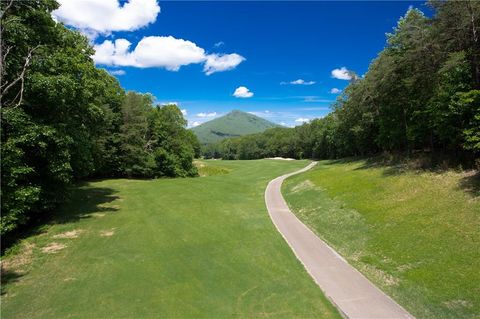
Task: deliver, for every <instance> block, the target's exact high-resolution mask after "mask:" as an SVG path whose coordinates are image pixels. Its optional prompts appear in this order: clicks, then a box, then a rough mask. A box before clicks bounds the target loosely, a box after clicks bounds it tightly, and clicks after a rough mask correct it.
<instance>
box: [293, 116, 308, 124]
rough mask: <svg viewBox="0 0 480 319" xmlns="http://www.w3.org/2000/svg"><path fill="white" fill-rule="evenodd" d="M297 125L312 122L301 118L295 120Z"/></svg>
mask: <svg viewBox="0 0 480 319" xmlns="http://www.w3.org/2000/svg"><path fill="white" fill-rule="evenodd" d="M295 122H297V123H306V122H310V119H307V118H304V117H299V118H298V119H296V120H295Z"/></svg>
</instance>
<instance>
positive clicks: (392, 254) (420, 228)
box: [282, 160, 480, 318]
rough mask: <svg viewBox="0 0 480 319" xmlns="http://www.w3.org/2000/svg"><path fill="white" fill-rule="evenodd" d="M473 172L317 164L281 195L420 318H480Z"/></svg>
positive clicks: (478, 208) (479, 206) (479, 200)
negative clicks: (438, 171) (440, 171)
mask: <svg viewBox="0 0 480 319" xmlns="http://www.w3.org/2000/svg"><path fill="white" fill-rule="evenodd" d="M472 173H473V172H455V171H446V172H442V173H435V172H426V171H421V172H420V171H417V172H415V171H412V170H402V169H399V168H398V167H386V166H375V165H373V166H372V165H369V164H368V163H367V162H366V161H362V160H358V161H355V160H353V161H322V162H320V163H319V164H318V165H317V167H316V168H315V169H314V170H312V171H309V172H306V173H304V174H301V175H298V176H294V177H292V178H289V179H288V180H287V181H286V182H285V184H284V186H283V190H282V191H283V192H284V196H285V198H286V200H287V202H288V203H289V205H290V207H291V208H292V210H293V211H294V212H295V213H296V214H297V216H298V217H299V218H300V219H301V220H302V221H304V222H305V223H306V224H307V225H309V226H310V228H311V229H312V230H314V231H315V232H316V233H317V234H318V235H319V236H320V237H321V238H323V239H324V240H325V241H327V242H328V243H329V244H330V245H331V246H333V247H334V248H335V249H336V250H337V251H339V252H340V253H341V254H342V255H343V256H344V257H346V259H347V260H348V261H349V262H350V263H352V264H353V265H354V266H356V267H357V268H358V269H359V270H360V271H362V272H363V273H364V274H365V275H366V276H367V277H368V278H370V279H371V280H372V281H373V282H375V283H376V284H377V285H379V286H380V287H381V288H382V289H383V290H384V291H386V292H387V293H388V294H389V295H390V296H392V297H393V298H394V299H395V300H397V301H398V302H399V303H400V304H401V305H403V306H404V307H405V308H406V309H408V310H409V311H410V312H411V313H412V314H413V315H415V316H417V318H480V197H479V188H478V186H479V184H478V179H477V178H478V176H477V177H475V176H473V174H472Z"/></svg>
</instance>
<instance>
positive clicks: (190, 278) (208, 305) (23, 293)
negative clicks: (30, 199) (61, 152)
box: [1, 160, 340, 319]
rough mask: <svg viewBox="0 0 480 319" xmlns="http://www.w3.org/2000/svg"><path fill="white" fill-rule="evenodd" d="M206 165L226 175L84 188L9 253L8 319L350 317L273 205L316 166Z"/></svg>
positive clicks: (301, 163)
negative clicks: (279, 225) (270, 191)
mask: <svg viewBox="0 0 480 319" xmlns="http://www.w3.org/2000/svg"><path fill="white" fill-rule="evenodd" d="M203 164H204V165H208V166H211V167H212V169H211V170H212V171H215V170H216V169H214V167H217V170H216V171H218V170H220V171H222V172H223V170H227V171H228V174H223V175H213V176H206V177H201V178H190V179H159V180H125V179H119V180H104V181H98V182H91V183H87V184H85V185H83V186H80V187H78V188H77V189H76V190H75V192H74V196H73V198H72V200H71V201H70V202H69V204H68V205H65V207H63V208H62V209H61V210H60V212H59V214H58V215H57V217H56V218H55V220H54V222H53V223H52V225H50V226H48V227H45V229H44V230H43V232H41V233H39V234H37V235H33V236H31V237H29V238H27V239H25V240H24V241H23V242H22V243H20V244H19V245H18V246H17V247H16V249H13V250H12V251H11V252H10V253H9V254H8V255H7V257H6V258H5V259H4V261H3V262H4V264H3V266H4V267H5V270H6V273H5V275H4V276H3V281H4V284H5V283H6V286H5V285H4V286H3V287H2V288H3V293H4V294H3V296H2V306H1V307H2V309H1V310H2V318H5V319H6V318H232V317H234V318H267V317H271V318H313V317H316V318H340V316H339V314H338V313H337V311H336V309H335V308H334V307H333V306H332V305H331V304H330V303H329V302H328V301H327V300H326V298H325V297H324V296H323V294H322V293H321V291H320V289H319V288H318V287H317V286H316V285H315V283H314V282H313V281H312V280H311V278H310V277H309V276H308V274H307V273H306V272H305V270H304V269H303V267H302V265H301V264H300V263H299V262H298V261H297V259H296V258H295V256H294V255H293V253H292V252H291V251H290V249H289V247H288V246H287V244H286V243H285V242H284V241H283V239H282V237H281V236H280V234H278V233H277V231H276V229H275V228H274V226H273V224H272V223H271V221H270V219H269V217H268V214H267V211H266V208H265V205H264V197H263V194H264V190H265V187H266V184H267V182H268V181H269V180H271V179H272V178H274V177H276V176H279V175H281V174H283V173H286V172H289V171H293V170H296V169H298V168H301V167H303V166H305V165H306V164H307V162H306V161H292V162H287V161H274V160H258V161H232V162H228V161H208V162H206V161H205V162H203ZM74 230H76V231H77V233H75V232H72V231H74ZM66 232H70V233H66ZM58 234H63V235H64V237H65V235H66V236H68V235H70V236H73V237H74V236H75V235H76V236H78V237H76V238H55V236H56V235H58ZM54 242H55V243H57V244H61V245H65V247H64V248H63V249H61V250H58V251H57V252H56V253H45V252H43V251H42V250H43V249H44V248H45V247H51V246H50V245H51V244H52V243H54ZM57 247H61V246H58V245H57Z"/></svg>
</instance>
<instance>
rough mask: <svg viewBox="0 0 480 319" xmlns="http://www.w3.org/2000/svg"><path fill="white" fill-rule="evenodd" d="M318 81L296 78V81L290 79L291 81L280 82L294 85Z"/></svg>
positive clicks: (310, 83)
mask: <svg viewBox="0 0 480 319" xmlns="http://www.w3.org/2000/svg"><path fill="white" fill-rule="evenodd" d="M315 83H317V82H315V81H305V80H304V79H298V80H295V81H290V82H285V81H282V82H280V84H281V85H285V84H292V85H313V84H315Z"/></svg>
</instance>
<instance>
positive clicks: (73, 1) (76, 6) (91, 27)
mask: <svg viewBox="0 0 480 319" xmlns="http://www.w3.org/2000/svg"><path fill="white" fill-rule="evenodd" d="M58 2H59V4H60V7H59V8H58V9H57V10H55V11H53V12H52V15H53V17H54V18H55V19H56V20H57V21H61V22H63V23H65V24H66V25H69V26H72V27H75V28H77V29H79V30H81V31H84V32H85V33H86V34H87V35H88V34H90V35H91V36H93V37H94V35H95V33H101V34H109V33H110V32H112V31H133V30H137V29H139V28H142V27H144V26H146V25H148V24H150V23H153V22H155V20H156V19H157V15H158V13H159V12H160V6H159V5H158V3H157V1H156V0H129V1H127V2H126V3H124V4H123V5H121V4H120V2H119V0H101V1H99V0H58Z"/></svg>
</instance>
